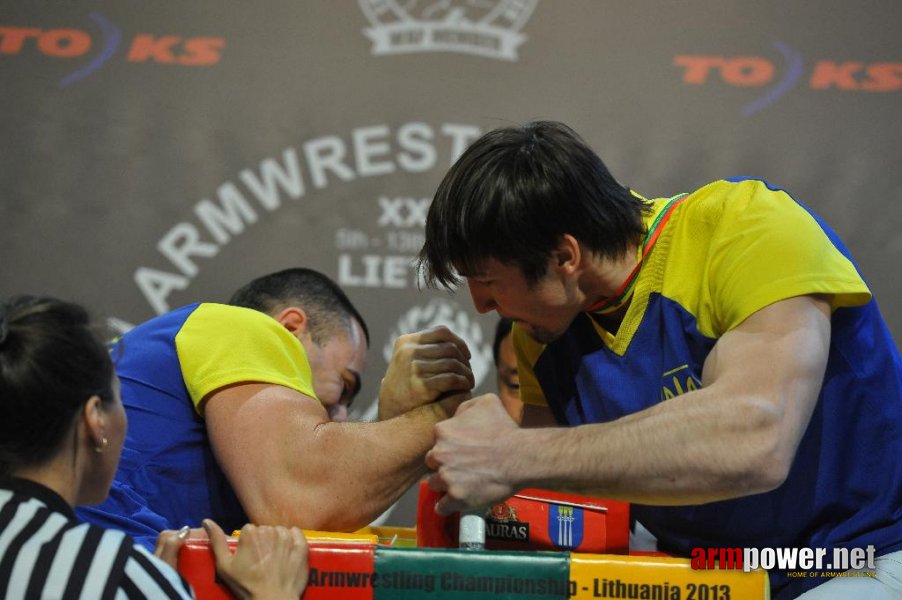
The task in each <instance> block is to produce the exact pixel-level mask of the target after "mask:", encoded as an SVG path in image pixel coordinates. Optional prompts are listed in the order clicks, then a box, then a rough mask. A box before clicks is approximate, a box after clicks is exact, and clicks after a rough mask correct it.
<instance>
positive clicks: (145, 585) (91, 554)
mask: <svg viewBox="0 0 902 600" xmlns="http://www.w3.org/2000/svg"><path fill="white" fill-rule="evenodd" d="M22 598H28V599H30V598H47V599H62V598H65V599H68V598H83V599H85V600H88V599H94V598H111V599H113V598H193V593H192V591H191V588H190V587H189V586H188V584H187V583H185V581H184V580H183V579H182V578H181V577H180V576H179V575H178V573H176V572H175V571H174V570H173V569H172V568H171V567H170V566H169V565H167V564H165V563H164V562H162V561H161V560H159V559H158V558H156V557H155V556H153V555H152V554H151V553H149V552H148V551H147V550H145V549H144V548H143V547H141V546H138V545H135V543H134V542H133V541H132V539H131V538H129V537H128V536H127V535H125V534H124V533H122V532H121V531H115V530H112V529H103V528H101V527H98V526H96V525H89V524H87V523H79V522H78V520H77V519H76V517H75V513H74V512H73V511H72V507H70V506H69V505H68V504H67V503H66V501H65V500H63V499H62V497H60V496H59V495H58V494H57V493H56V492H54V491H52V490H50V489H48V488H46V487H44V486H42V485H39V484H37V483H35V482H33V481H28V480H25V479H7V480H3V481H0V599H10V600H12V599H15V600H19V599H22Z"/></svg>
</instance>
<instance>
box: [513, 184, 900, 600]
mask: <svg viewBox="0 0 902 600" xmlns="http://www.w3.org/2000/svg"><path fill="white" fill-rule="evenodd" d="M664 205H665V201H664V200H656V201H654V206H655V209H654V213H653V214H651V215H649V217H648V222H649V223H651V222H652V221H653V220H654V218H655V217H656V216H657V215H658V214H659V213H660V211H661V210H662V209H663V207H664ZM805 294H823V295H826V296H828V297H829V298H830V299H831V303H832V309H833V310H832V319H831V327H832V334H831V342H830V350H829V358H828V363H827V369H826V375H825V376H824V382H823V387H822V389H821V393H820V396H819V398H818V401H817V404H816V407H815V409H814V413H813V415H812V417H811V422H810V424H809V426H808V429H807V431H806V432H805V434H804V436H803V438H802V440H801V443H800V445H799V448H798V451H797V453H796V456H795V460H794V462H793V464H792V466H791V469H790V472H789V476H788V478H787V479H786V481H785V483H783V484H782V485H781V486H779V487H778V488H777V489H775V490H773V491H771V492H767V493H763V494H756V495H753V496H747V497H743V498H738V499H733V500H726V501H720V502H712V503H709V504H704V505H697V506H676V507H660V506H639V505H634V507H633V510H634V515H635V516H636V517H637V518H638V520H639V521H641V522H642V523H643V524H644V525H645V526H646V527H647V528H648V529H649V530H650V531H651V532H652V533H654V534H655V535H656V536H657V537H658V540H659V544H660V546H661V547H662V549H664V550H670V551H672V552H674V553H677V554H683V555H688V553H689V552H690V550H691V549H692V548H696V547H702V548H707V547H728V548H731V547H815V548H817V547H823V548H833V547H848V548H851V547H860V548H865V547H866V546H868V545H874V546H875V548H876V551H877V554H878V555H880V554H884V553H887V552H890V551H894V550H898V549H900V548H902V461H900V459H899V458H900V456H902V361H900V357H899V353H898V350H897V349H896V347H895V344H894V342H893V340H892V337H891V335H890V333H889V331H888V330H887V328H886V326H885V324H884V322H883V319H882V317H881V315H880V313H879V311H878V308H877V304H876V302H875V301H874V300H873V299H872V298H871V296H870V292H869V291H868V288H867V286H866V285H865V283H864V281H863V280H862V278H861V275H860V274H859V272H858V270H857V268H856V266H855V265H854V263H853V262H852V259H851V257H850V255H849V252H848V250H847V249H846V248H845V246H844V245H843V244H842V242H841V241H840V240H839V238H838V237H837V236H836V234H835V233H834V232H833V231H832V230H831V229H830V228H829V227H828V226H827V225H825V224H824V223H823V222H822V221H821V220H820V219H819V218H818V217H816V216H815V215H814V214H812V213H811V211H809V210H808V209H806V208H805V207H803V206H802V205H800V204H798V203H797V202H796V201H794V200H793V199H792V198H791V197H790V196H789V195H788V194H786V193H785V192H783V191H781V190H777V189H773V188H771V187H770V186H769V185H768V184H767V183H765V182H762V181H757V180H751V179H735V180H722V181H718V182H715V183H712V184H710V185H708V186H706V187H704V188H701V189H700V190H698V191H696V192H694V193H692V194H689V195H688V196H686V197H685V198H684V199H683V200H682V202H681V203H680V205H679V206H678V207H676V208H675V209H674V211H673V214H672V216H671V218H670V221H669V222H668V223H667V225H666V228H664V229H663V230H662V231H661V232H660V234H659V237H658V241H657V244H656V245H655V246H654V248H653V249H652V250H651V252H650V253H649V254H648V256H647V258H646V261H645V262H644V263H643V266H642V268H641V271H640V272H639V275H638V277H637V279H636V283H635V285H634V287H633V291H632V298H631V302H630V305H629V307H628V309H627V312H626V314H625V316H624V320H623V322H622V323H621V325H620V328H619V330H618V331H617V334H616V335H612V334H611V333H610V332H608V331H606V330H605V329H604V328H603V327H601V326H600V325H599V324H598V323H597V322H596V321H595V320H594V319H593V317H592V316H591V315H589V314H581V315H580V316H579V317H578V318H577V319H576V320H575V321H574V323H573V324H572V325H571V326H570V328H569V329H568V331H567V332H566V333H565V335H564V336H563V337H562V338H561V339H559V340H556V341H555V342H554V343H552V344H549V345H542V344H539V343H538V342H536V341H535V340H532V339H531V338H529V337H528V336H527V335H526V333H525V332H524V331H522V330H519V329H517V328H516V327H515V331H514V343H515V347H516V350H517V354H518V363H519V364H518V367H519V375H520V386H521V398H522V399H523V400H524V401H525V402H527V403H532V404H538V405H547V406H548V407H549V408H550V409H551V410H552V412H553V413H554V415H555V416H556V418H557V419H558V421H559V422H560V423H562V424H567V425H581V424H585V423H604V422H609V421H613V420H615V419H618V418H620V417H623V416H626V415H629V414H632V413H636V412H638V411H641V410H643V409H646V408H649V407H651V406H653V405H655V404H657V403H659V402H666V401H667V400H668V399H670V398H672V397H674V396H677V395H679V394H683V393H686V392H689V391H692V390H694V389H697V388H699V387H701V385H702V383H701V382H702V380H703V379H702V367H703V365H704V363H705V359H706V357H707V356H708V354H709V352H710V351H711V349H712V348H713V347H714V345H715V344H716V343H717V340H718V339H719V337H720V336H722V335H723V334H724V333H725V332H727V331H729V330H731V329H732V328H734V327H736V326H737V325H739V324H740V323H741V322H742V321H743V320H744V319H745V318H746V317H748V316H749V315H751V314H752V313H754V312H755V311H757V310H760V309H761V308H764V307H765V306H767V305H769V304H772V303H774V302H777V301H780V300H783V299H787V298H791V297H794V296H800V295H805ZM674 451H679V449H674ZM609 458H610V459H613V458H615V457H609ZM771 579H772V583H773V588H774V590H775V591H776V592H780V590H781V589H783V588H784V587H785V589H784V593H785V594H787V597H795V595H797V594H799V593H801V592H802V591H804V589H807V588H808V587H813V586H815V585H817V584H818V583H821V582H823V581H825V579H818V578H815V579H794V580H792V582H791V583H790V582H789V581H788V580H787V578H786V577H785V576H784V575H783V574H781V573H779V572H774V573H772V574H771Z"/></svg>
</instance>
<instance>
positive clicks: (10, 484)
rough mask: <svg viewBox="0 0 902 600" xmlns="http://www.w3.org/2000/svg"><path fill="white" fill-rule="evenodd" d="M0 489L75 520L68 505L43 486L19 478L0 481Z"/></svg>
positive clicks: (72, 511)
mask: <svg viewBox="0 0 902 600" xmlns="http://www.w3.org/2000/svg"><path fill="white" fill-rule="evenodd" d="M0 487H3V488H6V489H8V490H11V491H12V492H15V493H19V494H23V495H25V496H31V497H32V498H36V499H38V500H40V501H41V502H43V503H44V504H46V505H47V508H49V509H51V510H53V511H56V512H59V513H62V514H64V515H66V516H67V517H69V518H70V519H71V520H73V521H75V520H77V517H76V516H75V511H74V510H72V507H71V506H69V503H68V502H66V501H65V500H63V497H62V496H60V495H59V494H58V493H56V492H55V491H53V490H51V489H50V488H49V487H47V486H45V485H41V484H40V483H38V482H36V481H32V480H30V479H22V478H20V477H9V478H4V479H2V480H0Z"/></svg>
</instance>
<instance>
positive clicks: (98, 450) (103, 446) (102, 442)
mask: <svg viewBox="0 0 902 600" xmlns="http://www.w3.org/2000/svg"><path fill="white" fill-rule="evenodd" d="M109 443H110V442H109V440H107V439H106V438H100V445H99V446H94V452H96V453H98V454H100V453H101V452H103V451H104V450H106V447H107V444H109Z"/></svg>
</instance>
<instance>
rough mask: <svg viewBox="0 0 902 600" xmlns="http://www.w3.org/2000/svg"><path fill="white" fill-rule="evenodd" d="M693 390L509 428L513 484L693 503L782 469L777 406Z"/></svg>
mask: <svg viewBox="0 0 902 600" xmlns="http://www.w3.org/2000/svg"><path fill="white" fill-rule="evenodd" d="M710 395H711V392H709V391H706V390H699V391H698V392H693V393H689V394H685V395H683V396H680V397H678V398H674V399H672V400H669V401H668V402H665V403H661V404H659V405H657V406H655V407H653V408H651V409H649V410H646V411H643V412H640V413H636V414H633V415H630V416H628V417H625V418H623V419H620V420H617V421H615V422H612V423H605V424H596V425H584V426H580V427H574V428H569V429H567V428H550V429H524V430H518V431H515V432H512V434H511V437H510V439H508V440H506V441H505V443H506V444H508V445H509V447H510V449H513V448H518V449H519V450H518V451H517V453H516V454H513V455H512V454H511V452H510V450H503V451H501V452H499V455H500V456H504V455H507V456H510V457H511V458H510V459H508V460H509V461H510V466H508V467H506V468H507V469H509V471H510V473H511V474H512V475H511V477H512V478H513V479H514V480H515V483H514V487H546V488H552V489H566V490H570V491H573V492H576V493H584V494H590V495H603V496H605V497H610V498H620V499H624V500H627V501H630V502H637V503H643V504H669V505H676V504H698V503H702V502H711V501H715V500H723V499H727V498H732V497H737V496H744V495H747V494H752V493H758V492H763V491H767V490H769V489H772V488H773V487H775V486H776V485H779V483H780V482H781V481H782V478H783V477H785V472H784V468H783V465H784V464H786V462H787V461H785V460H784V459H783V457H782V456H781V454H780V453H781V452H782V447H781V445H780V444H779V438H778V432H779V430H780V429H779V418H780V416H781V415H780V414H779V413H778V412H777V411H774V410H773V409H772V407H771V405H769V404H768V403H765V402H761V401H758V400H756V399H755V398H752V397H744V398H736V400H735V402H733V403H731V404H729V405H728V409H727V410H725V407H724V403H722V402H719V403H718V402H708V401H707V399H708V396H710Z"/></svg>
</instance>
